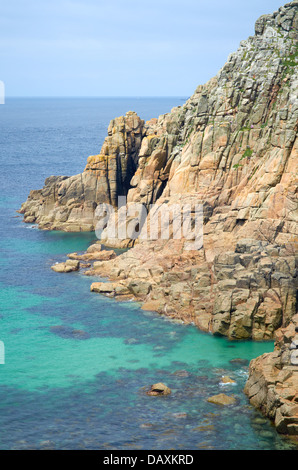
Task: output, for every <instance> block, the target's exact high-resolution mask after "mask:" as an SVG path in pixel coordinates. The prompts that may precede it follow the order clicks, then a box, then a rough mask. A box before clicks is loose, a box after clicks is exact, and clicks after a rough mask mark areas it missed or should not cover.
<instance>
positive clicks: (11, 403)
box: [0, 99, 295, 450]
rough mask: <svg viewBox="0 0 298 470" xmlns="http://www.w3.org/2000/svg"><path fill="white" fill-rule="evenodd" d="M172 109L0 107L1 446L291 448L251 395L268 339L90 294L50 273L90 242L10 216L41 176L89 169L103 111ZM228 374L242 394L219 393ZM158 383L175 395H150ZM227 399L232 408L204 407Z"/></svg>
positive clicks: (161, 107) (82, 280)
mask: <svg viewBox="0 0 298 470" xmlns="http://www.w3.org/2000/svg"><path fill="white" fill-rule="evenodd" d="M175 104H180V102H179V99H172V100H171V99H167V100H160V99H159V100H157V99H156V100H155V101H154V100H153V101H150V102H149V101H148V100H143V101H141V100H135V101H134V102H133V100H132V101H129V100H128V101H125V100H122V101H121V102H118V104H117V100H114V101H113V100H110V106H109V102H108V100H104V102H102V101H100V100H98V101H97V103H94V102H93V101H92V100H91V101H90V100H82V101H81V102H80V101H77V100H73V101H71V100H61V101H58V104H57V103H56V107H55V106H54V102H53V101H51V100H50V101H47V100H33V102H31V101H30V100H20V101H19V102H18V101H17V100H13V101H12V102H11V104H10V103H8V105H7V106H8V107H7V108H5V107H2V108H0V111H1V113H2V115H0V122H1V132H2V133H1V137H0V139H1V168H3V171H2V174H1V180H2V181H1V184H2V187H3V194H2V196H1V198H0V209H1V211H0V218H1V226H0V239H1V243H0V266H1V271H0V340H1V341H3V342H4V344H5V364H4V365H0V449H45V448H51V449H188V450H192V449H292V448H295V446H294V444H292V443H291V442H290V441H287V440H285V439H283V438H282V437H281V436H279V435H278V434H277V433H276V431H275V429H274V428H273V427H272V426H271V424H270V422H269V421H268V420H266V419H264V418H263V417H262V416H261V415H260V414H259V413H258V412H257V411H256V410H254V409H253V408H252V407H251V406H250V405H249V403H248V401H247V398H246V397H245V395H244V394H243V387H244V384H245V380H246V378H247V370H248V367H247V365H248V362H249V361H250V360H251V359H252V358H254V357H256V356H258V355H260V354H262V353H264V352H269V351H272V350H273V344H272V343H271V342H270V343H253V342H239V343H235V342H229V341H227V340H226V339H225V338H218V337H217V338H215V337H213V336H211V335H209V334H204V333H201V332H199V331H198V330H197V329H196V328H194V327H192V326H186V325H181V324H175V323H173V322H170V321H169V320H166V319H164V318H163V317H160V316H159V315H157V314H154V313H150V312H143V311H142V310H141V309H140V308H139V305H137V304H135V303H131V302H125V303H119V302H117V301H115V300H114V299H107V298H104V297H101V296H99V295H96V294H93V293H90V284H91V282H92V281H93V279H92V278H90V277H85V276H83V275H82V274H81V273H70V274H65V275H63V274H58V273H54V272H53V271H52V270H51V269H50V266H51V265H52V264H53V263H54V262H56V261H61V260H64V259H65V254H66V253H69V252H72V251H83V250H85V249H86V248H87V247H88V245H89V244H90V243H92V241H94V239H95V235H94V234H93V233H86V234H66V233H61V232H42V231H39V230H37V229H36V228H34V227H32V226H29V225H26V224H23V222H22V218H21V217H17V216H16V213H15V210H16V209H18V208H19V206H20V204H21V202H22V201H23V200H24V199H25V198H26V196H27V193H28V192H29V190H30V189H32V188H38V187H40V186H41V184H42V180H43V177H44V176H48V175H49V174H52V173H62V174H63V173H66V174H74V173H76V172H79V171H81V170H82V168H83V167H84V163H85V159H86V156H88V154H89V153H90V154H92V153H95V152H96V151H98V147H99V146H100V142H99V143H98V142H97V140H100V139H103V138H104V135H105V132H104V131H105V124H106V122H107V121H108V117H109V113H111V112H113V113H114V116H115V115H120V114H123V112H125V111H123V108H124V107H127V110H129V109H136V108H138V107H139V109H137V110H138V111H139V113H140V114H141V112H142V111H143V113H144V114H143V115H142V114H141V116H142V117H143V116H144V118H145V119H149V118H150V117H152V116H156V115H158V114H160V113H161V112H163V111H167V110H169V109H170V108H171V107H172V106H174V105H175ZM95 105H97V106H98V107H96V106H95ZM5 106H6V105H5ZM3 109H4V111H2V110H3ZM98 109H100V112H99V111H98ZM107 110H109V112H107ZM149 112H150V113H152V114H149ZM62 117H63V119H62ZM111 117H113V116H111ZM82 123H83V124H82ZM66 124H67V125H66ZM90 129H91V130H93V133H94V134H93V133H91V130H90ZM100 129H102V131H99V130H100ZM94 135H96V139H94ZM51 136H52V137H53V136H54V137H55V136H56V139H51ZM81 147H86V151H85V152H84V153H83V155H81V156H80V158H78V156H77V155H78V151H79V150H80V148H81ZM62 153H63V155H64V159H63V161H61V155H62ZM37 154H38V158H36V155H37ZM16 163H17V164H16ZM56 166H57V168H58V169H59V171H54V170H55V167H56ZM12 168H15V170H14V171H12ZM234 359H242V361H239V360H238V361H236V362H233V360H234ZM223 375H229V376H230V377H231V378H233V379H234V380H235V384H234V385H226V386H222V385H220V379H221V377H222V376H223ZM156 382H164V383H166V384H167V385H168V386H169V387H170V388H171V389H172V394H171V395H170V396H168V397H163V398H161V397H148V396H147V395H146V394H145V391H144V390H145V389H147V388H148V387H149V386H150V385H151V384H152V383H156ZM220 392H224V393H227V394H234V396H235V398H236V403H235V405H232V406H230V407H223V408H222V407H218V406H216V405H213V404H211V403H208V402H207V398H208V397H209V396H211V395H214V394H217V393H220Z"/></svg>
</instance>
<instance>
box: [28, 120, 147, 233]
mask: <svg viewBox="0 0 298 470" xmlns="http://www.w3.org/2000/svg"><path fill="white" fill-rule="evenodd" d="M143 128H144V121H142V120H141V119H140V118H139V117H138V116H137V115H136V113H133V112H128V113H127V114H126V116H122V117H119V118H116V119H113V120H112V121H111V123H110V125H109V128H108V136H107V137H106V139H105V141H104V143H103V146H102V149H101V152H100V154H99V155H92V156H90V157H89V158H88V160H87V165H86V168H85V170H84V171H83V173H81V174H79V175H75V176H71V177H67V176H51V177H49V178H47V179H46V181H45V186H44V187H43V189H41V190H37V191H36V190H35V191H34V190H33V191H31V192H30V195H29V197H28V199H27V201H26V202H25V203H24V204H22V207H21V210H20V212H21V213H23V214H24V221H25V222H28V223H38V224H39V228H41V229H50V230H65V231H72V232H77V231H92V230H94V229H95V222H94V212H95V210H96V207H97V206H98V204H102V203H108V204H112V205H113V206H115V205H117V200H118V195H119V196H120V195H123V196H126V194H127V192H128V189H129V188H130V180H131V178H132V176H133V175H134V173H135V171H136V168H137V166H138V158H139V150H140V146H141V142H142V138H143V133H144V131H143Z"/></svg>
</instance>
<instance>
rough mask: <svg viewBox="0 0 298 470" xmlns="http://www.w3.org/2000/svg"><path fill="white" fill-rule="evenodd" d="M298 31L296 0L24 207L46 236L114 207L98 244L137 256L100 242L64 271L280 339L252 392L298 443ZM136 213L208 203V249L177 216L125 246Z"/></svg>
mask: <svg viewBox="0 0 298 470" xmlns="http://www.w3.org/2000/svg"><path fill="white" fill-rule="evenodd" d="M297 32H298V1H297V0H296V1H292V2H291V3H288V4H286V5H285V6H283V7H281V8H280V9H279V10H278V11H277V12H274V13H273V14H271V15H264V16H262V17H261V18H260V19H259V20H257V22H256V25H255V35H254V36H251V37H249V38H248V39H247V40H246V41H242V42H241V44H240V47H239V49H238V50H237V51H236V52H235V53H233V54H231V55H230V56H229V58H228V60H227V62H226V64H225V65H224V67H223V68H222V69H221V70H220V71H219V73H218V74H217V76H216V77H214V78H213V79H211V80H210V81H209V82H208V83H207V84H205V85H200V86H199V87H198V88H197V90H196V91H195V93H194V94H193V96H192V97H191V98H189V100H188V101H187V102H186V103H185V104H184V105H183V106H181V107H178V108H174V109H173V110H172V111H171V112H170V113H168V114H165V115H163V116H160V117H159V118H158V119H152V120H151V121H148V122H146V123H145V122H144V121H143V120H142V119H140V118H139V117H138V116H137V114H136V113H134V112H128V113H127V114H126V115H125V116H122V117H119V118H116V119H114V120H112V121H111V123H110V126H109V128H108V136H107V137H106V139H105V142H104V144H103V146H102V149H101V151H100V154H99V155H95V156H91V157H89V158H88V161H87V166H86V168H85V170H84V171H83V173H81V174H80V175H75V176H72V177H66V176H57V177H55V176H51V177H49V178H48V179H47V180H46V182H45V186H44V188H42V189H41V190H33V191H31V192H30V195H29V197H28V199H27V201H26V202H25V203H24V204H23V205H22V207H21V209H20V212H21V213H22V214H24V221H25V222H28V223H37V224H38V226H39V228H41V229H45V230H65V231H88V230H90V231H92V230H95V229H96V227H97V224H98V215H97V210H98V208H99V207H100V206H101V204H109V205H111V206H112V207H113V208H114V209H115V213H114V216H113V218H112V217H110V219H109V220H108V221H107V223H106V225H105V227H104V230H103V232H102V233H101V240H100V243H103V244H104V245H105V246H106V247H110V248H129V250H128V251H126V252H124V253H122V254H121V255H119V256H116V254H115V252H114V251H113V250H106V249H105V250H103V249H102V247H101V245H100V244H95V246H94V245H93V247H90V249H89V250H88V252H87V253H84V254H80V255H78V254H70V255H69V260H68V261H66V262H65V263H64V264H63V265H60V266H58V267H57V266H56V269H55V268H54V267H53V269H54V270H56V271H58V272H71V271H73V270H76V269H79V267H83V268H85V271H84V273H85V274H86V275H88V274H89V275H95V276H99V277H100V278H103V277H107V278H109V282H96V283H93V284H92V286H91V291H93V292H98V293H101V294H103V295H108V296H113V297H115V298H117V299H119V300H121V299H127V298H133V299H136V300H138V301H141V302H142V303H143V307H142V308H143V309H145V310H146V309H147V310H153V311H157V312H158V313H160V314H164V315H167V316H169V317H171V318H175V319H180V320H183V321H184V322H188V323H193V324H195V325H196V326H197V327H198V328H200V329H201V330H203V331H208V332H210V333H212V334H217V335H224V336H227V337H228V338H229V339H231V340H241V339H245V340H248V339H252V340H256V341H258V340H272V339H275V341H276V344H275V351H274V353H270V354H268V355H265V356H264V357H263V356H262V357H261V358H257V359H255V360H254V361H252V363H251V365H250V376H249V379H248V382H247V385H246V389H245V392H246V393H247V395H248V397H249V398H250V400H251V403H252V404H253V405H254V406H256V407H258V408H259V409H261V411H262V412H263V413H264V414H265V415H266V416H268V417H269V418H270V419H272V420H273V421H274V422H275V425H276V427H277V430H278V431H279V432H281V433H283V434H288V435H291V436H293V435H298V396H297V390H298V386H297V385H298V384H297V377H298V366H297V365H296V364H292V362H291V359H290V357H291V355H290V353H289V351H290V349H289V348H290V346H291V344H292V343H293V341H295V338H294V333H293V332H295V327H297V279H298V255H297V247H298V223H297V222H298V198H297V195H298V191H297V175H298V163H297V162H298V159H297V157H298V140H297V127H298V125H297V122H298V98H297V88H298V73H297V58H298V52H297V51H298V49H297ZM119 196H123V197H126V203H127V204H126V206H125V207H122V208H121V209H120V208H118V207H117V198H118V197H119ZM136 204H140V205H143V206H144V207H145V208H146V210H147V211H148V212H149V214H148V217H147V219H146V220H147V221H150V220H151V219H153V215H154V212H153V210H152V205H153V204H155V206H154V207H155V208H157V209H160V208H171V207H173V206H175V205H176V206H177V205H179V206H180V207H186V206H189V207H191V212H192V211H193V208H194V207H195V205H197V204H200V205H201V206H202V208H203V223H204V227H203V244H202V247H201V249H191V250H190V249H189V247H188V246H189V240H188V237H187V236H185V234H184V236H181V237H180V238H179V239H175V237H174V235H173V234H174V225H175V220H176V219H175V216H173V219H172V220H171V223H170V232H171V236H170V237H168V238H166V239H162V237H160V236H159V237H157V239H150V237H149V238H148V237H146V236H142V234H143V235H144V234H145V235H146V234H147V230H148V228H147V227H148V226H146V225H143V226H140V220H139V219H137V218H136V217H135V216H133V215H130V216H129V217H128V218H126V220H125V222H124V227H122V229H123V228H124V229H125V233H126V236H125V237H123V236H122V237H120V236H119V233H118V235H117V234H116V235H115V236H113V237H111V235H110V234H111V231H110V230H109V228H110V224H111V223H112V221H113V220H114V221H115V220H116V221H117V222H119V221H120V220H122V218H121V211H123V210H125V211H126V213H130V212H129V211H130V210H131V209H133V208H134V207H135V205H136ZM117 209H119V210H117ZM122 224H123V222H122ZM131 224H134V225H135V227H137V226H138V230H139V237H132V236H131V235H130V232H129V231H128V230H127V229H128V226H131ZM161 231H162V228H161V227H159V235H160V234H161ZM96 245H98V246H96ZM70 261H71V262H70ZM86 263H87V264H86ZM88 264H89V265H90V266H88ZM86 269H87V270H86ZM289 338H291V341H290V340H289Z"/></svg>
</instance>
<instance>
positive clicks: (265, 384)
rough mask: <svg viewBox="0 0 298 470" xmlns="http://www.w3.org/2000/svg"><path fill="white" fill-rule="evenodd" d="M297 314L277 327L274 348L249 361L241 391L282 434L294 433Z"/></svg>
mask: <svg viewBox="0 0 298 470" xmlns="http://www.w3.org/2000/svg"><path fill="white" fill-rule="evenodd" d="M297 366H298V315H295V316H294V317H293V318H292V322H291V323H290V324H289V326H288V327H287V328H284V329H280V330H278V332H277V334H276V343H275V349H274V352H272V353H267V354H263V356H260V357H258V358H257V359H254V360H253V361H251V363H250V366H249V379H248V381H247V383H246V385H245V390H244V391H245V393H246V394H247V395H248V397H249V399H250V402H251V403H252V404H253V405H254V406H255V407H257V408H259V409H260V410H261V411H262V412H263V413H264V414H265V415H266V416H268V417H269V418H270V419H272V421H273V422H274V424H275V426H276V429H277V430H278V431H279V432H280V433H282V434H288V435H290V436H298V367H297Z"/></svg>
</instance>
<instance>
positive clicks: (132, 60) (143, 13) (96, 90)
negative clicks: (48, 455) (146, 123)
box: [0, 0, 286, 97]
mask: <svg viewBox="0 0 298 470" xmlns="http://www.w3.org/2000/svg"><path fill="white" fill-rule="evenodd" d="M285 3H286V1H282V0H249V1H248V2H243V1H239V0H209V1H208V0H179V1H178V0H149V1H142V0H125V1H124V0H105V1H102V0H9V1H5V0H0V81H3V82H4V84H5V94H6V97H11V96H111V97H112V96H131V97H132V96H139V97H141V96H183V97H187V96H190V95H192V94H193V92H194V90H195V89H196V87H197V86H198V85H200V84H203V83H205V82H206V81H208V80H209V79H210V78H212V77H213V76H214V75H216V74H217V72H218V70H219V69H220V68H221V67H222V66H223V65H224V64H225V62H226V60H227V58H228V56H229V54H230V53H231V52H234V51H235V50H237V48H238V46H239V43H240V41H241V40H243V39H246V38H247V37H248V36H251V35H253V34H254V24H255V21H256V20H257V18H258V17H259V16H261V15H263V14H267V13H272V12H273V11H276V10H277V9H278V8H279V7H280V6H282V5H284V4H285Z"/></svg>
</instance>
